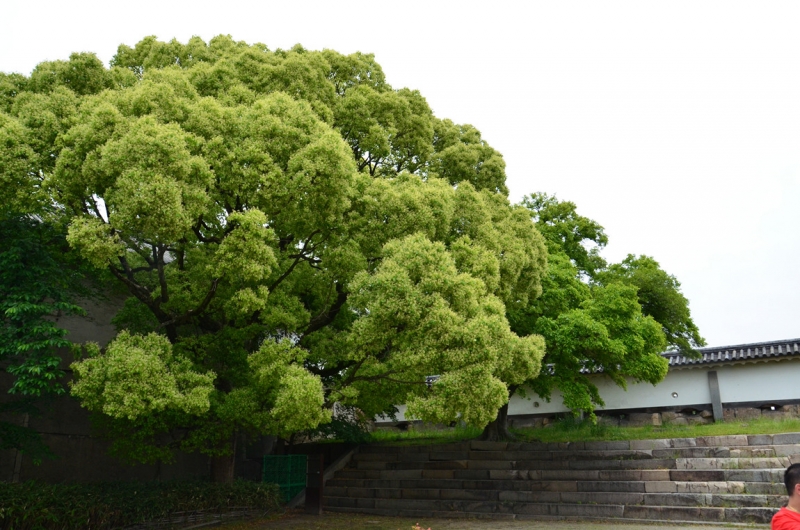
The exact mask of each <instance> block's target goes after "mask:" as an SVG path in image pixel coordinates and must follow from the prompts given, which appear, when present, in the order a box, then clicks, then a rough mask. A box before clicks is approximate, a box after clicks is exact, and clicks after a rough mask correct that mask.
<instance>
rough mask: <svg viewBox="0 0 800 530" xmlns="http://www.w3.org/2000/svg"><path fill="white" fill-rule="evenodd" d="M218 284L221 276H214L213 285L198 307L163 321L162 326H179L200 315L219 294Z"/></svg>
mask: <svg viewBox="0 0 800 530" xmlns="http://www.w3.org/2000/svg"><path fill="white" fill-rule="evenodd" d="M218 284H219V278H214V280H212V281H211V287H210V288H209V290H208V292H207V293H206V296H205V298H204V299H203V301H202V302H200V304H199V305H198V306H197V307H195V308H194V309H190V310H189V311H187V312H185V313H184V314H182V315H179V316H177V317H175V318H172V319H171V320H168V321H166V322H161V326H163V327H167V326H177V325H178V324H183V323H185V322H187V321H188V320H189V319H190V318H192V317H196V316H198V315H200V314H201V313H202V312H203V311H205V310H206V308H207V307H208V305H209V304H210V303H211V300H213V299H214V295H216V294H217V285H218Z"/></svg>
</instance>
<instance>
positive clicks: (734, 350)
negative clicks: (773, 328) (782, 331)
mask: <svg viewBox="0 0 800 530" xmlns="http://www.w3.org/2000/svg"><path fill="white" fill-rule="evenodd" d="M697 351H699V352H700V353H701V355H702V356H701V357H699V358H697V359H692V358H690V357H687V356H685V355H682V354H680V353H679V352H666V353H662V355H663V356H664V357H666V358H667V359H668V360H669V366H670V367H673V366H675V367H678V366H692V365H695V366H696V365H700V364H717V363H728V362H740V361H760V360H765V361H766V360H772V359H774V358H777V357H790V356H798V357H800V339H788V340H776V341H771V342H754V343H751V344H738V345H736V346H721V347H715V348H698V350H697Z"/></svg>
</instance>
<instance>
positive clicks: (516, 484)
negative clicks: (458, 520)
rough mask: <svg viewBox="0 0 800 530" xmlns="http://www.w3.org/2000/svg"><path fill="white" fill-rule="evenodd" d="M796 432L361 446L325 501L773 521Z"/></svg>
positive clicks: (500, 515) (464, 512) (385, 507)
mask: <svg viewBox="0 0 800 530" xmlns="http://www.w3.org/2000/svg"><path fill="white" fill-rule="evenodd" d="M794 462H800V433H789V434H775V435H757V436H745V435H738V436H709V437H700V438H676V439H665V440H633V441H612V442H577V443H556V444H554V443H550V444H545V443H504V442H481V441H470V442H462V443H455V444H447V445H429V446H417V445H406V446H401V445H366V446H362V447H361V448H360V450H359V452H358V453H356V454H355V455H354V456H353V458H352V460H351V462H350V464H349V466H348V467H346V468H344V469H342V470H340V471H338V472H337V473H336V474H335V475H334V477H333V479H331V480H329V481H328V482H327V484H326V486H325V509H326V510H328V511H337V512H362V513H371V514H384V515H401V516H408V517H420V518H422V517H468V518H491V519H593V520H598V519H615V520H626V521H631V522H633V521H645V520H649V521H653V520H659V521H664V520H666V521H681V522H714V523H768V522H769V521H770V519H771V518H772V515H773V514H774V513H775V511H776V510H777V509H778V508H779V507H780V506H782V505H783V504H784V503H785V499H786V491H785V489H784V487H783V472H784V470H785V469H786V467H787V466H788V465H789V464H791V463H794Z"/></svg>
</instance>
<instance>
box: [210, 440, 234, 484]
mask: <svg viewBox="0 0 800 530" xmlns="http://www.w3.org/2000/svg"><path fill="white" fill-rule="evenodd" d="M229 449H230V454H229V455H223V456H213V457H211V480H212V481H213V482H224V483H231V482H233V471H234V468H235V464H236V437H235V436H234V437H233V438H232V439H231V441H230V447H229Z"/></svg>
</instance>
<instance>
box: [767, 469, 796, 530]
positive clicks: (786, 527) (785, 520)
mask: <svg viewBox="0 0 800 530" xmlns="http://www.w3.org/2000/svg"><path fill="white" fill-rule="evenodd" d="M783 482H784V484H786V492H787V493H788V494H789V502H788V503H787V504H786V506H784V507H783V508H781V509H780V510H779V511H778V513H776V514H775V515H774V516H773V517H772V530H800V464H792V465H791V466H789V467H788V468H787V469H786V473H784V475H783Z"/></svg>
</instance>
